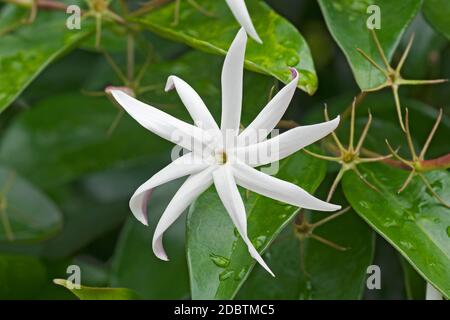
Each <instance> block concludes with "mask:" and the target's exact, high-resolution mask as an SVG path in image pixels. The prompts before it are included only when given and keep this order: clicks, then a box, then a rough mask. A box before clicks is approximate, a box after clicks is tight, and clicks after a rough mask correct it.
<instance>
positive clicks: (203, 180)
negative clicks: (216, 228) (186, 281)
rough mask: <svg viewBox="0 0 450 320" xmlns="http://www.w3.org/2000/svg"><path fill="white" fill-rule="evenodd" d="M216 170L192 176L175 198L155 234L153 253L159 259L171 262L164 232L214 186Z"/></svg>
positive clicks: (213, 168)
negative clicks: (164, 245) (213, 174)
mask: <svg viewBox="0 0 450 320" xmlns="http://www.w3.org/2000/svg"><path fill="white" fill-rule="evenodd" d="M214 170H215V167H212V166H211V167H209V168H207V169H205V170H203V171H201V172H199V173H196V174H193V175H191V176H190V177H189V178H188V179H187V180H186V181H185V182H184V183H183V185H182V186H181V187H180V189H178V191H177V193H175V195H174V196H173V198H172V200H171V201H170V203H169V205H168V206H167V208H166V210H165V211H164V213H163V214H162V216H161V219H160V220H159V222H158V225H157V226H156V230H155V233H154V234H153V252H154V253H155V255H156V256H157V257H158V258H159V259H161V260H165V261H168V260H169V259H168V257H167V254H166V252H165V250H164V247H163V243H162V238H163V234H164V232H165V231H166V230H167V229H168V228H169V227H170V226H171V225H172V223H174V222H175V220H177V219H178V217H179V216H180V215H181V214H182V213H183V212H184V210H186V208H187V207H188V206H189V205H190V204H191V203H192V202H193V201H194V200H195V198H197V197H198V196H199V195H200V194H201V193H203V192H204V191H205V190H206V189H208V188H209V187H210V186H211V185H212V182H213V179H212V175H211V173H212V171H214Z"/></svg>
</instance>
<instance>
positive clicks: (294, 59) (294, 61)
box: [286, 56, 300, 67]
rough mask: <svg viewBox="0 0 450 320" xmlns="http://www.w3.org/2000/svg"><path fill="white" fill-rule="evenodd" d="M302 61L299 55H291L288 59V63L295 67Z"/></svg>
mask: <svg viewBox="0 0 450 320" xmlns="http://www.w3.org/2000/svg"><path fill="white" fill-rule="evenodd" d="M299 62H300V59H299V58H298V57H297V56H292V57H289V58H288V59H287V61H286V64H287V65H288V66H289V67H295V66H296V65H297V64H298V63H299Z"/></svg>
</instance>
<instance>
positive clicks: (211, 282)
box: [187, 152, 325, 299]
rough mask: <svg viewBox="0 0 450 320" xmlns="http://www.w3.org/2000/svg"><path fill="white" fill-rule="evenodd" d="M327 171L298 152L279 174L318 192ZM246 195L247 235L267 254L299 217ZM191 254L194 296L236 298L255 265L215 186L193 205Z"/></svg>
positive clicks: (288, 209) (268, 201)
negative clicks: (295, 218) (287, 226)
mask: <svg viewBox="0 0 450 320" xmlns="http://www.w3.org/2000/svg"><path fill="white" fill-rule="evenodd" d="M324 175H325V163H324V162H323V161H320V160H317V159H314V158H312V157H310V156H307V155H305V154H304V153H303V152H298V153H296V154H295V155H292V156H290V157H289V158H288V159H285V160H284V161H282V162H281V163H280V169H279V171H278V174H277V177H278V178H280V179H283V180H287V181H290V182H292V183H295V184H297V185H299V186H301V187H302V188H304V189H305V190H307V191H309V192H312V191H314V190H315V189H316V188H317V187H318V186H319V184H320V182H321V181H322V179H323V178H324ZM242 197H243V199H245V200H246V201H245V203H246V210H247V220H248V234H249V238H250V239H251V240H252V241H253V243H254V245H255V247H256V249H257V250H258V251H259V252H264V251H265V250H266V249H267V248H268V246H269V244H270V243H271V242H272V241H273V240H274V239H275V237H276V236H277V235H278V234H279V233H280V232H281V230H282V229H283V228H284V227H285V226H286V225H287V224H288V223H289V222H290V221H291V219H292V218H293V217H294V215H295V212H296V209H297V208H294V207H292V206H289V205H286V204H284V203H281V202H277V201H274V200H272V199H269V198H265V197H262V196H260V195H256V194H254V193H252V194H250V196H249V197H248V198H247V195H246V194H245V193H242ZM187 258H188V266H189V272H190V281H191V294H192V298H193V299H232V298H233V297H234V296H235V295H236V293H237V292H238V290H239V288H240V287H241V286H242V284H243V283H244V281H245V280H246V279H247V277H248V275H249V274H250V271H251V270H252V268H253V267H254V265H255V261H254V259H253V258H252V257H251V256H250V254H249V253H248V250H247V246H246V245H245V244H244V242H243V241H242V239H241V238H240V237H238V236H237V232H236V231H235V228H234V226H233V223H232V222H231V220H230V218H229V216H228V213H227V212H226V210H225V208H224V207H223V205H222V203H221V201H220V199H219V197H218V196H217V194H216V192H215V190H214V188H211V189H209V190H208V191H207V192H205V193H204V194H203V195H202V196H200V197H199V198H198V199H197V200H196V202H195V203H194V204H193V205H192V206H191V208H190V210H189V214H188V220H187Z"/></svg>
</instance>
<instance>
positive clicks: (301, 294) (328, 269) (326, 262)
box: [237, 200, 375, 300]
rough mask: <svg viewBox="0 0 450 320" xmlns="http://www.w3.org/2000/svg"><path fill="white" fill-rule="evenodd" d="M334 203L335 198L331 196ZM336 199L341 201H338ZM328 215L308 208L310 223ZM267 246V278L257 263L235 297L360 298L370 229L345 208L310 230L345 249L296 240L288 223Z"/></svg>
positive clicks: (371, 235) (370, 248)
mask: <svg viewBox="0 0 450 320" xmlns="http://www.w3.org/2000/svg"><path fill="white" fill-rule="evenodd" d="M335 201H336V200H335ZM338 203H341V204H342V202H341V201H338ZM328 215H329V214H324V213H319V212H312V213H310V214H308V215H307V217H309V218H308V219H310V222H311V223H313V222H317V221H319V220H321V219H323V218H325V217H327V216H328ZM285 230H286V232H283V233H282V234H281V235H280V236H279V237H278V238H277V239H276V240H275V242H274V243H273V244H272V246H271V247H270V248H269V249H268V250H267V253H266V255H265V259H266V262H267V263H268V264H269V265H270V266H271V267H272V270H273V272H274V273H275V274H276V278H272V277H271V276H270V275H268V274H267V273H266V272H265V271H264V270H263V269H262V268H261V267H259V266H257V267H256V268H255V270H254V271H253V272H252V273H251V275H250V277H249V278H248V280H247V281H246V282H245V284H244V285H243V287H242V289H241V290H240V291H239V293H238V296H237V297H238V299H263V300H264V299H269V300H270V299H293V300H296V299H302V300H303V299H313V300H328V299H332V300H336V299H337V300H340V299H350V300H356V299H361V298H362V295H363V293H364V289H365V287H366V277H367V273H366V271H367V267H368V266H369V265H370V264H371V263H372V259H373V254H374V245H375V242H374V240H375V237H374V233H373V231H372V230H371V229H370V227H369V226H367V224H366V223H365V222H364V221H362V220H361V218H360V217H358V215H357V214H356V213H355V212H354V211H352V210H351V211H349V212H347V213H345V214H344V215H343V216H341V217H339V218H337V219H336V220H334V221H330V222H328V223H327V224H325V225H323V226H321V227H320V228H318V229H317V230H315V231H314V233H315V234H317V235H319V236H321V237H322V238H325V239H326V240H329V241H332V242H333V243H335V244H337V245H339V246H342V247H345V248H347V250H346V251H339V250H336V249H333V248H331V247H329V246H327V245H325V244H323V243H320V242H318V241H317V240H314V239H311V238H308V239H306V240H303V241H304V242H303V243H301V242H300V240H299V238H298V237H297V236H296V235H295V233H294V228H293V227H287V228H286V229H285Z"/></svg>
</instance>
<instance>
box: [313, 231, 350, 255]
mask: <svg viewBox="0 0 450 320" xmlns="http://www.w3.org/2000/svg"><path fill="white" fill-rule="evenodd" d="M310 237H311V238H313V239H315V240H317V241H319V242H321V243H323V244H324V245H327V246H329V247H331V248H333V249H336V250H339V251H347V250H348V249H349V248H345V247H342V246H340V245H338V244H336V243H334V242H332V241H330V240H327V239H325V238H322V237H321V236H318V235H317V234H314V233H311V235H310Z"/></svg>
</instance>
